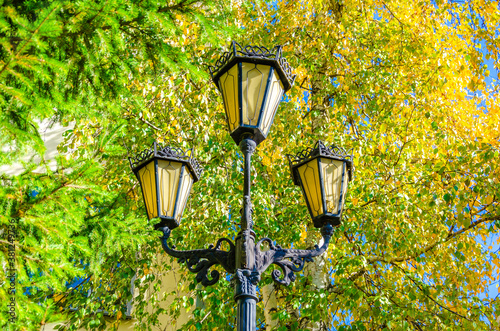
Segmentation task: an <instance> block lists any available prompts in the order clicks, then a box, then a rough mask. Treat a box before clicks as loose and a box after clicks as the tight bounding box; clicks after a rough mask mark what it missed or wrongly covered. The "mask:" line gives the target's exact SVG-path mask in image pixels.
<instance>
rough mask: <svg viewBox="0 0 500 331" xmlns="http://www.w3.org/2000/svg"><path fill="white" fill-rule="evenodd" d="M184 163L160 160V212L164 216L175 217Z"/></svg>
mask: <svg viewBox="0 0 500 331" xmlns="http://www.w3.org/2000/svg"><path fill="white" fill-rule="evenodd" d="M181 169H182V163H180V162H175V161H167V160H158V181H159V185H160V212H161V215H163V216H168V217H173V216H174V208H175V200H176V198H177V191H178V189H179V177H180V176H181Z"/></svg>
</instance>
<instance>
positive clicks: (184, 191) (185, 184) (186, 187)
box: [175, 166, 193, 222]
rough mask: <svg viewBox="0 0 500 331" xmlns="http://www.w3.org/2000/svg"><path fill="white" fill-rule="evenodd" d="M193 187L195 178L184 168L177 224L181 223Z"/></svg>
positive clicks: (176, 214)
mask: <svg viewBox="0 0 500 331" xmlns="http://www.w3.org/2000/svg"><path fill="white" fill-rule="evenodd" d="M192 185H193V176H191V173H190V172H189V170H188V169H187V167H186V166H184V175H182V182H181V190H180V191H179V197H178V199H179V202H178V205H177V210H176V211H175V219H176V220H177V222H180V221H181V217H182V212H183V211H184V208H185V207H186V203H187V200H188V197H189V193H190V192H191V186H192Z"/></svg>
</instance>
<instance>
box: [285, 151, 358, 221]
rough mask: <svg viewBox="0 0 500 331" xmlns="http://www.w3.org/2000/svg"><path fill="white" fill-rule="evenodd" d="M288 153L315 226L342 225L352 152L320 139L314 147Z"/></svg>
mask: <svg viewBox="0 0 500 331" xmlns="http://www.w3.org/2000/svg"><path fill="white" fill-rule="evenodd" d="M287 156H288V161H289V164H290V168H291V172H292V178H293V181H294V183H295V185H298V186H300V187H301V189H302V193H303V195H304V198H305V199H306V203H307V208H308V209H309V213H310V214H311V218H312V219H313V222H314V226H315V227H317V228H320V227H322V226H323V225H325V224H326V223H330V224H332V225H333V226H336V225H339V224H340V221H341V217H342V210H343V208H344V201H345V196H346V192H347V184H348V182H349V181H350V180H351V178H352V172H353V165H352V155H347V153H346V151H345V150H343V149H342V148H339V147H336V146H330V147H328V146H325V145H324V144H323V142H321V141H318V142H317V143H316V144H315V145H314V147H313V148H308V149H306V150H303V151H301V152H300V153H298V154H297V155H287Z"/></svg>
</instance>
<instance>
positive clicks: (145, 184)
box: [137, 161, 158, 219]
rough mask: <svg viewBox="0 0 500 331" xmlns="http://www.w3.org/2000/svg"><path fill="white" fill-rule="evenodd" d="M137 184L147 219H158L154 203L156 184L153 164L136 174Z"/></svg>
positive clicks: (152, 162) (156, 205)
mask: <svg viewBox="0 0 500 331" xmlns="http://www.w3.org/2000/svg"><path fill="white" fill-rule="evenodd" d="M137 174H138V177H139V182H140V183H141V189H142V195H143V196H144V203H145V204H146V211H147V212H148V218H149V219H152V218H155V217H158V211H157V209H158V204H157V202H156V182H155V162H154V161H151V162H149V163H148V164H147V165H146V166H144V167H142V168H141V169H140V170H139V171H138V172H137Z"/></svg>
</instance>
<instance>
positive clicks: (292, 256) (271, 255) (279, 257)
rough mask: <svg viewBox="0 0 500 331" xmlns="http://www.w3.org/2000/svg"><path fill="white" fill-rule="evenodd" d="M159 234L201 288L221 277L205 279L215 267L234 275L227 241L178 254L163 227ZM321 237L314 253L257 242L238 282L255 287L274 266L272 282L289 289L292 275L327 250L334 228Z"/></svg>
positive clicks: (326, 227) (327, 226)
mask: <svg viewBox="0 0 500 331" xmlns="http://www.w3.org/2000/svg"><path fill="white" fill-rule="evenodd" d="M160 230H161V231H162V232H163V236H161V237H160V239H161V244H162V246H163V249H164V250H165V252H166V253H167V254H169V255H171V256H173V257H176V258H178V261H179V263H183V262H186V264H187V267H188V269H189V271H191V272H193V273H196V274H197V276H196V280H197V281H198V282H200V283H201V284H202V285H204V286H208V285H213V284H215V283H216V282H217V281H218V280H219V278H220V273H219V272H218V271H217V270H212V271H211V272H210V277H211V279H210V278H209V277H208V272H209V269H210V267H212V266H214V265H216V264H220V265H221V266H222V267H223V268H224V270H226V271H227V272H229V273H230V274H234V273H236V271H237V270H235V245H234V243H233V242H232V241H231V240H229V239H227V238H222V239H219V240H218V241H217V244H216V245H215V246H213V245H210V246H209V247H208V248H207V249H195V250H187V251H178V250H175V249H173V248H170V247H169V246H168V243H167V240H168V238H169V237H170V229H169V228H168V227H163V228H161V229H160ZM321 235H322V236H323V244H322V245H321V247H319V246H318V245H315V248H314V249H284V248H282V247H281V246H280V245H275V244H274V243H273V241H272V240H271V239H269V238H263V239H261V240H259V241H258V242H257V244H256V245H255V248H254V254H255V265H254V267H253V268H252V270H250V271H248V270H245V272H244V273H241V274H238V275H237V276H238V278H242V277H249V280H250V282H251V283H252V284H254V285H257V283H258V282H259V281H260V276H261V275H262V273H263V272H264V271H266V270H267V268H268V267H269V266H270V265H271V264H275V265H277V266H278V267H280V269H281V271H280V270H278V269H275V270H273V272H272V274H271V276H272V278H273V280H274V281H275V282H276V283H278V284H281V285H287V286H288V285H290V283H291V282H293V281H295V278H296V276H295V272H300V271H302V269H303V268H304V264H305V262H313V257H316V256H319V255H321V254H323V253H324V252H325V251H326V250H327V248H328V245H329V244H330V239H331V237H332V235H333V226H332V225H331V224H325V225H324V226H323V227H322V228H321ZM223 242H226V243H228V244H229V251H224V250H221V249H220V247H221V245H222V243H223ZM263 243H267V244H268V246H269V250H267V251H261V249H260V246H261V244H263ZM238 271H240V269H238ZM240 281H241V279H240Z"/></svg>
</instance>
